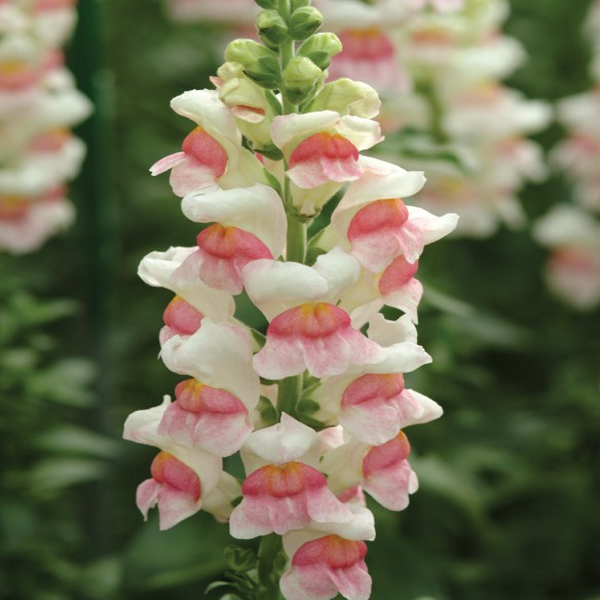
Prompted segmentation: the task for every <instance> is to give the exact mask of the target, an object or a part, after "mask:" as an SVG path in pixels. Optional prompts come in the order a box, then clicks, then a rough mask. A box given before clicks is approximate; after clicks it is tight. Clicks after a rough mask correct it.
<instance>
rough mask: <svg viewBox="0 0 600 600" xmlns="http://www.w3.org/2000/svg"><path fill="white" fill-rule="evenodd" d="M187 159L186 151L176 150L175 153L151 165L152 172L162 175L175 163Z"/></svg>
mask: <svg viewBox="0 0 600 600" xmlns="http://www.w3.org/2000/svg"><path fill="white" fill-rule="evenodd" d="M183 160H185V152H175V154H169V156H165V157H164V158H161V159H160V160H159V161H157V162H155V163H154V164H153V165H152V166H151V167H150V173H151V174H152V175H154V176H156V175H160V174H161V173H164V172H165V171H168V170H169V169H172V168H173V167H174V166H175V165H178V164H179V163H180V162H181V161H183Z"/></svg>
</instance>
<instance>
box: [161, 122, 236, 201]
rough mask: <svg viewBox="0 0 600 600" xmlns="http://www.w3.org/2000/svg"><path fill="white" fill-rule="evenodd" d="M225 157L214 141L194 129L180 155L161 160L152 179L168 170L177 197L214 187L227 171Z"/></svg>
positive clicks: (207, 135)
mask: <svg viewBox="0 0 600 600" xmlns="http://www.w3.org/2000/svg"><path fill="white" fill-rule="evenodd" d="M227 161H228V158H227V153H226V152H225V150H224V149H223V146H221V144H219V142H217V140H215V138H214V137H212V136H211V135H209V134H208V133H206V131H204V129H202V127H196V128H195V129H194V130H193V131H192V132H191V133H189V134H188V135H187V136H186V138H185V139H184V140H183V145H182V152H176V153H175V154H170V155H169V156H165V157H164V158H161V159H160V160H159V161H158V162H156V163H154V165H152V167H151V168H150V172H151V173H152V175H160V174H161V173H164V172H165V171H168V170H170V171H171V176H170V178H169V183H170V184H171V187H172V188H173V192H174V193H175V194H176V195H178V196H185V194H187V193H189V192H191V191H194V190H201V189H203V188H206V187H211V186H213V185H215V183H216V182H217V180H218V179H219V178H220V177H221V176H222V175H223V174H224V173H225V171H226V169H227Z"/></svg>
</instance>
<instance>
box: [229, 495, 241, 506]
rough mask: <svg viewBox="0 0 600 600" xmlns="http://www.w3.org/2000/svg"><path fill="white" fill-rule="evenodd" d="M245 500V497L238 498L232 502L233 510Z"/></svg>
mask: <svg viewBox="0 0 600 600" xmlns="http://www.w3.org/2000/svg"><path fill="white" fill-rule="evenodd" d="M243 499H244V496H236V497H235V498H234V499H233V500H232V501H231V502H230V504H231V506H233V508H235V507H236V506H237V505H238V504H241V502H242V500H243Z"/></svg>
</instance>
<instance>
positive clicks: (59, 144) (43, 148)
mask: <svg viewBox="0 0 600 600" xmlns="http://www.w3.org/2000/svg"><path fill="white" fill-rule="evenodd" d="M71 137H72V136H71V133H70V132H69V131H68V130H67V129H53V130H51V131H47V132H45V133H42V134H40V135H38V136H36V137H35V138H34V139H33V141H32V142H31V144H30V145H29V148H30V149H31V150H33V151H34V152H56V151H57V150H60V149H61V148H63V146H64V145H65V143H66V142H67V141H68V140H69V139H70V138H71Z"/></svg>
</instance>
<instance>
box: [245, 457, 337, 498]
mask: <svg viewBox="0 0 600 600" xmlns="http://www.w3.org/2000/svg"><path fill="white" fill-rule="evenodd" d="M326 485H327V480H326V478H325V475H323V474H322V473H320V472H319V471H317V470H316V469H313V468H312V467H309V466H308V465H305V464H303V463H299V462H289V463H286V464H285V465H281V466H279V465H267V466H265V467H262V468H260V469H258V470H256V471H254V473H252V474H250V475H249V476H248V477H247V478H246V480H245V481H244V483H243V485H242V492H243V494H244V496H262V495H269V496H273V497H275V498H286V497H290V496H298V495H299V494H302V493H304V492H306V491H307V490H309V489H314V488H323V487H325V486H326Z"/></svg>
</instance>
